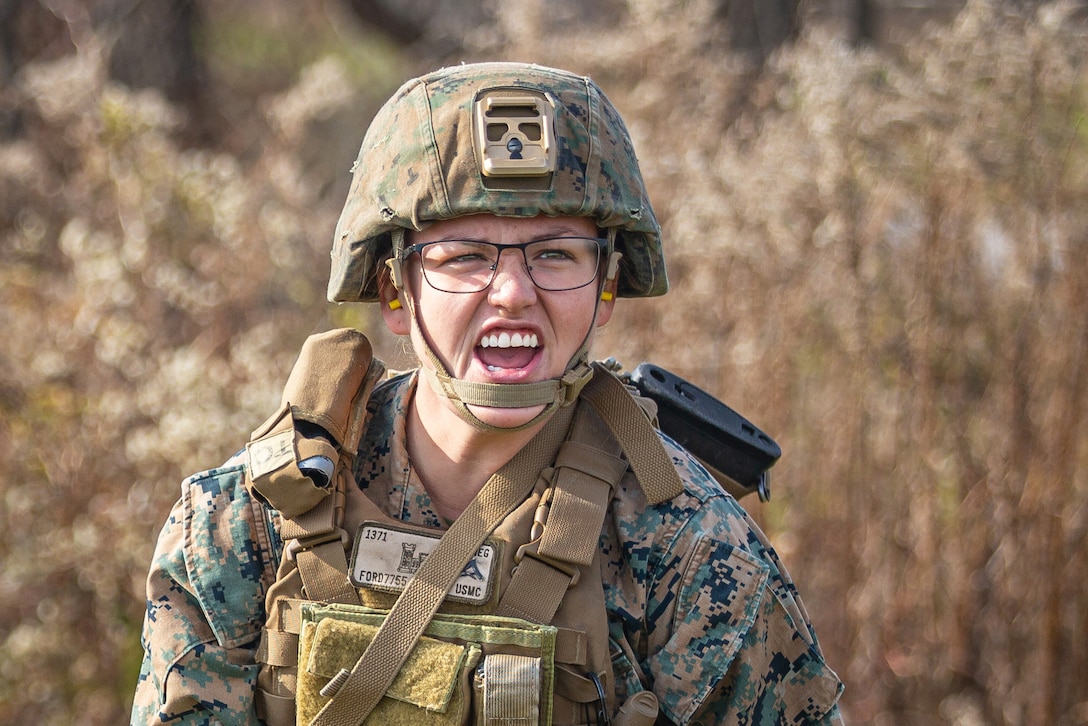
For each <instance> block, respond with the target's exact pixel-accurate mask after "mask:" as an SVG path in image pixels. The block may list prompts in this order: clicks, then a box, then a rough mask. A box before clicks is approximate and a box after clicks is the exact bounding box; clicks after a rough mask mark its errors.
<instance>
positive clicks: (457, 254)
mask: <svg viewBox="0 0 1088 726" xmlns="http://www.w3.org/2000/svg"><path fill="white" fill-rule="evenodd" d="M421 255H422V257H423V263H424V264H425V265H426V266H428V267H430V268H431V269H438V268H440V267H476V266H489V265H492V264H494V257H495V253H494V248H492V247H490V246H489V245H484V244H479V243H477V242H465V241H460V240H451V241H447V242H436V243H434V244H430V245H427V246H426V247H424V248H423V250H422V252H421Z"/></svg>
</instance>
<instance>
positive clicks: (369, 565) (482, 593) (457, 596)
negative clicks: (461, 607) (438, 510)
mask: <svg viewBox="0 0 1088 726" xmlns="http://www.w3.org/2000/svg"><path fill="white" fill-rule="evenodd" d="M440 539H441V537H440V536H434V535H428V534H421V533H419V532H416V531H407V530H403V529H397V528H395V527H390V526H388V525H383V524H378V523H377V522H363V524H362V525H361V526H360V527H359V531H358V532H357V533H356V534H355V549H354V552H353V553H352V558H351V571H350V576H351V582H352V583H353V584H354V585H355V586H356V587H365V588H368V589H371V590H380V591H383V592H400V591H402V590H404V588H406V587H407V586H408V582H409V581H410V580H411V579H412V576H413V575H415V574H416V570H418V569H419V566H420V565H421V564H422V563H423V560H425V559H426V558H427V555H429V554H430V553H431V552H432V551H434V548H435V547H436V546H437V545H438V541H439V540H440ZM497 554H498V548H497V547H495V545H493V544H491V543H484V544H483V545H481V546H480V549H479V550H478V551H477V552H476V556H475V557H473V558H472V559H471V560H469V562H468V564H467V565H465V568H464V569H463V570H462V571H461V574H460V576H459V577H458V578H457V580H456V581H454V583H453V587H451V588H450V591H449V594H447V595H446V599H447V600H451V601H454V602H463V603H469V604H470V605H483V604H485V603H486V602H487V601H488V600H489V599H490V598H491V590H492V587H493V584H494V580H495V578H494V574H495V562H496V560H497V559H498V558H497Z"/></svg>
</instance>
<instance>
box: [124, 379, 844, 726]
mask: <svg viewBox="0 0 1088 726" xmlns="http://www.w3.org/2000/svg"><path fill="white" fill-rule="evenodd" d="M416 380H417V379H416V377H415V376H407V377H400V378H397V379H393V380H391V381H388V382H386V383H384V384H382V385H381V386H379V387H378V388H377V389H376V390H375V392H374V395H373V397H372V399H371V406H372V408H373V411H374V414H373V417H372V418H371V420H370V423H369V427H368V429H367V432H366V434H365V435H364V437H363V440H362V442H361V443H360V447H359V455H358V458H357V459H356V461H357V468H356V480H357V482H358V484H359V487H360V490H361V492H362V493H363V494H365V495H366V496H368V497H369V498H370V499H371V500H372V501H374V502H375V503H377V504H378V505H379V506H380V507H382V509H383V511H384V512H385V513H386V514H388V515H389V516H391V517H394V518H396V519H399V520H401V521H404V522H409V523H413V524H419V525H425V526H432V527H436V528H442V527H444V525H443V524H442V523H441V521H440V518H439V517H438V516H437V514H436V512H435V508H434V506H433V504H432V502H431V500H430V497H429V496H428V494H427V491H426V489H425V488H424V487H423V485H422V483H421V482H420V481H419V479H418V478H417V477H416V476H415V474H414V471H413V470H412V468H411V467H410V466H409V462H408V453H407V450H406V449H405V433H404V432H405V420H406V416H407V404H408V401H409V400H410V396H411V394H412V391H413V387H414V385H415V384H416ZM583 405H584V404H583ZM662 439H663V442H664V444H665V447H666V450H667V451H668V452H669V454H670V456H671V458H672V460H673V462H674V464H675V466H676V469H677V472H678V473H679V474H680V477H681V479H682V480H683V482H684V492H683V493H682V494H681V495H679V496H678V497H676V498H674V499H672V500H670V501H667V502H664V503H662V504H659V505H655V506H648V505H647V503H646V500H645V497H644V496H643V494H642V489H641V487H640V486H639V484H638V483H637V482H636V481H635V480H634V478H633V475H631V474H630V472H628V474H627V476H625V478H624V480H623V482H621V486H620V487H619V488H618V490H617V491H616V493H615V498H614V499H613V501H612V504H611V508H610V511H609V514H608V516H607V517H606V520H605V526H604V528H603V531H602V533H601V538H600V546H601V552H602V572H601V578H602V582H603V583H604V588H605V603H606V608H607V611H608V623H609V634H610V639H611V641H612V643H613V645H614V647H613V652H614V653H616V654H617V655H616V656H615V658H614V660H613V667H614V671H615V675H616V691H617V693H616V695H617V702H623V701H624V700H625V699H626V698H627V697H628V696H630V695H631V694H632V693H633V692H635V691H638V690H641V689H643V688H646V687H648V688H650V689H652V690H653V691H654V692H655V694H656V695H657V697H658V699H659V700H660V703H661V708H662V713H663V714H664V716H665V717H667V718H668V719H669V720H670V721H671V722H673V723H677V724H696V723H698V724H732V723H746V724H757V725H767V726H769V725H771V724H775V725H777V724H808V723H811V724H840V723H841V717H840V715H839V711H838V707H837V705H836V703H837V701H838V698H839V694H840V693H841V691H842V684H841V683H840V682H839V679H838V678H837V677H836V675H835V674H834V672H832V671H831V669H830V668H828V666H827V665H826V664H825V662H824V659H823V656H822V654H821V652H820V647H819V644H818V642H817V640H816V637H815V634H814V632H813V630H812V627H811V623H810V621H809V617H808V614H807V613H806V612H805V609H804V606H803V604H802V602H801V599H800V597H799V596H798V594H797V592H796V589H795V587H794V585H793V582H792V580H791V579H790V576H789V574H788V573H787V571H786V570H785V568H784V567H783V566H782V563H781V562H780V560H779V558H778V555H777V554H776V553H775V551H774V550H773V549H772V547H771V546H770V544H769V543H768V542H767V540H766V538H765V537H764V535H763V533H762V532H761V531H760V530H759V528H758V527H757V526H756V525H755V524H754V523H753V522H752V520H751V519H750V518H749V517H748V515H747V513H746V512H745V511H744V509H743V508H741V506H740V505H739V504H738V503H737V502H736V500H735V499H733V498H732V497H731V496H730V495H728V494H727V493H725V492H724V491H723V490H722V489H721V487H720V486H719V485H718V484H717V483H716V482H715V481H714V479H713V478H712V477H711V476H710V475H709V474H708V473H707V472H706V470H705V469H703V468H702V467H701V466H700V465H699V464H698V462H696V461H695V460H694V459H693V458H692V457H691V456H690V455H689V454H688V453H687V452H686V451H684V450H683V449H681V448H680V447H679V446H677V445H676V444H675V443H673V442H672V441H671V440H669V439H668V438H667V437H664V436H662ZM243 467H244V465H243V463H242V461H240V460H232V461H230V462H227V464H226V465H224V466H223V467H221V468H219V469H213V470H211V471H209V472H206V473H203V474H199V475H196V476H194V477H191V478H189V479H187V480H186V481H185V482H184V483H183V485H182V498H181V500H180V501H179V502H178V504H177V506H176V507H175V509H174V511H173V512H172V513H171V515H170V518H169V520H168V521H167V523H166V526H165V528H164V529H163V532H162V535H161V536H160V539H159V543H158V547H157V549H156V553H155V558H154V561H153V563H152V567H151V574H150V576H149V579H148V602H147V616H146V620H145V625H144V647H145V657H144V664H143V669H142V672H141V675H140V681H139V684H138V687H137V692H136V699H135V703H134V704H133V711H132V724H134V725H136V724H140V725H143V724H156V723H167V722H168V723H176V724H231V725H232V726H233V725H236V724H237V725H241V724H252V725H256V724H258V723H259V721H258V719H257V716H256V713H255V711H254V702H253V699H254V696H253V688H254V680H255V678H256V674H257V670H258V666H257V665H256V663H255V662H254V659H253V649H254V648H255V647H256V644H257V640H258V638H259V636H260V630H261V627H262V624H263V621H264V602H265V593H266V591H267V588H268V586H269V585H270V583H271V582H272V579H273V578H274V577H275V571H276V566H277V563H278V560H279V558H280V556H281V554H282V553H281V552H280V545H279V543H278V542H277V540H276V535H275V531H276V529H275V526H274V522H272V521H271V519H274V517H272V515H271V513H269V512H266V511H265V510H264V509H263V507H261V506H260V505H259V504H257V503H256V502H254V501H253V500H252V499H251V498H250V495H249V493H248V491H247V490H246V488H245V486H244V482H243V478H244V476H243V475H244V468H243ZM356 494H357V495H358V494H359V493H358V492H356ZM626 654H630V656H631V657H628V655H626ZM632 657H633V659H634V660H632Z"/></svg>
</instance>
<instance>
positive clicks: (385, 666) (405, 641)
mask: <svg viewBox="0 0 1088 726" xmlns="http://www.w3.org/2000/svg"><path fill="white" fill-rule="evenodd" d="M572 415H573V411H571V409H569V408H565V409H559V410H558V411H556V413H555V415H554V416H553V417H552V418H551V420H550V421H548V423H547V424H546V425H545V426H544V428H543V429H542V430H541V431H540V433H538V434H537V435H536V436H535V437H533V439H532V441H530V442H529V444H528V445H527V446H526V447H525V448H523V449H522V450H521V451H520V452H518V454H517V455H516V456H515V457H514V458H513V459H511V460H510V462H508V463H507V464H506V465H505V466H503V467H502V468H501V469H499V471H497V472H496V473H495V474H494V475H493V476H492V477H491V478H490V479H489V480H488V481H487V483H486V484H485V485H484V487H483V489H481V490H480V492H479V494H477V495H476V498H475V499H473V500H472V502H471V503H470V504H469V506H468V508H467V509H465V511H464V512H463V513H462V514H461V516H460V517H458V518H457V520H456V521H455V522H454V523H453V525H452V526H451V527H450V529H449V531H448V532H446V534H445V535H444V536H443V537H442V539H441V540H439V542H438V545H437V546H436V547H435V549H434V550H433V551H432V552H431V554H429V555H428V556H427V559H425V560H424V561H423V564H422V565H421V566H420V568H419V570H418V571H417V572H416V574H415V576H413V577H412V579H411V580H410V581H409V583H408V586H407V587H406V588H405V589H404V591H403V592H402V593H401V595H400V597H399V598H398V599H397V602H396V603H395V604H394V605H393V608H392V609H391V610H390V611H389V615H388V616H386V618H385V622H383V623H382V626H381V627H380V628H379V629H378V632H377V633H375V635H374V639H373V640H372V641H371V643H370V645H369V646H368V647H367V649H366V651H365V652H364V653H363V655H362V656H361V657H360V658H359V660H358V662H356V664H355V667H354V668H353V669H352V670H351V674H350V675H349V677H348V678H347V680H346V681H345V683H344V684H343V686H341V688H340V689H339V690H338V691H337V692H336V693H335V694H334V695H333V696H332V700H330V701H329V702H328V703H327V704H325V707H324V708H322V709H321V711H320V712H319V713H318V714H317V716H316V717H315V718H314V720H313V722H312V726H359V724H361V723H363V721H364V720H366V717H367V716H369V715H370V712H371V711H372V710H373V709H374V707H375V706H376V705H377V704H378V701H380V700H381V698H382V696H383V695H384V694H385V692H386V690H388V688H389V685H390V684H391V683H392V682H393V679H394V678H395V677H396V675H397V673H398V672H399V671H400V668H401V666H402V665H403V664H404V661H405V659H406V658H407V657H408V654H409V653H410V652H411V650H412V648H413V647H414V646H415V643H416V641H417V640H418V639H419V636H420V635H421V634H422V633H423V629H424V628H426V627H427V623H429V622H430V620H431V618H432V617H433V616H434V613H435V612H436V611H437V610H438V606H439V605H440V604H441V603H442V600H443V599H444V598H445V596H446V594H447V593H448V592H449V589H450V587H452V586H453V583H454V581H455V580H456V579H457V577H458V576H459V575H460V574H461V570H462V569H463V568H464V566H465V563H466V562H468V560H469V558H471V557H472V555H473V554H474V553H475V552H476V551H477V550H478V549H479V548H480V545H481V544H483V542H484V539H485V538H486V537H487V535H488V534H490V533H491V532H492V531H493V530H494V529H495V527H497V526H498V524H499V523H500V522H502V520H503V519H504V518H505V517H506V516H507V515H508V514H509V513H510V512H511V511H513V509H514V508H515V507H517V506H518V505H519V504H520V503H521V502H522V501H524V500H525V498H526V497H528V496H529V494H530V493H531V492H532V490H533V487H534V486H535V485H536V481H537V479H538V477H539V474H540V471H541V470H542V469H544V468H545V467H547V466H548V465H550V464H551V463H552V461H553V460H554V458H555V452H556V449H557V448H558V446H559V444H560V442H562V440H563V437H564V435H565V434H566V431H567V428H568V427H569V425H570V419H571V416H572Z"/></svg>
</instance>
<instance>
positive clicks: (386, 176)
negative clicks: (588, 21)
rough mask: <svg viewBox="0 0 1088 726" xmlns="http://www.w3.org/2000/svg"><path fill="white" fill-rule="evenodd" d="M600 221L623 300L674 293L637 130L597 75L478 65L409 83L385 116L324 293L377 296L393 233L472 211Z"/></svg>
mask: <svg viewBox="0 0 1088 726" xmlns="http://www.w3.org/2000/svg"><path fill="white" fill-rule="evenodd" d="M480 213H489V214H495V215H498V216H506V217H533V216H536V215H539V214H544V215H551V216H560V215H569V216H583V217H592V218H593V219H595V220H596V223H597V226H598V227H599V228H601V229H602V230H605V231H606V232H608V233H610V234H614V235H615V245H616V250H617V251H619V252H621V253H623V257H622V259H621V262H620V270H619V280H618V288H617V294H618V295H620V296H624V297H649V296H654V295H662V294H664V293H665V292H666V291H667V290H668V279H667V277H666V273H665V261H664V257H663V255H662V249H661V228H660V226H659V225H658V222H657V218H656V217H655V216H654V212H653V209H652V208H651V207H650V202H649V199H648V197H647V194H646V188H645V185H644V184H643V181H642V174H641V172H640V170H639V166H638V160H637V158H636V157H635V151H634V148H633V146H632V143H631V137H630V135H629V134H628V132H627V128H626V127H625V126H624V123H623V120H622V119H621V118H620V115H619V113H618V112H617V111H616V109H615V107H614V106H613V105H612V103H611V102H610V101H609V100H608V99H607V98H606V97H605V95H604V93H603V92H602V91H601V90H600V88H598V86H597V85H596V84H595V83H594V82H593V81H592V80H590V79H589V78H586V77H583V76H578V75H575V74H572V73H568V72H566V71H561V70H556V69H552V68H545V67H542V66H538V65H526V64H521V63H480V64H471V65H461V66H454V67H450V68H445V69H442V70H439V71H435V72H433V73H430V74H428V75H425V76H422V77H420V78H416V79H414V80H411V81H408V82H407V83H405V84H404V85H403V86H402V87H401V88H400V89H399V90H398V91H397V93H396V94H394V95H393V97H392V98H391V99H390V100H389V101H388V102H387V103H386V104H385V105H384V106H383V107H382V108H381V110H380V111H379V112H378V114H377V115H376V116H375V118H374V120H373V122H372V123H371V125H370V128H369V129H368V130H367V133H366V136H365V138H364V139H363V144H362V147H361V148H360V150H359V157H358V159H357V160H356V162H355V167H354V169H353V178H352V182H351V188H350V190H349V192H348V197H347V201H346V202H345V204H344V210H343V212H342V213H341V215H340V220H339V222H338V223H337V225H336V233H335V236H334V239H333V248H332V275H331V277H330V280H329V290H328V297H329V300H330V301H333V302H368V301H375V300H377V299H378V289H377V278H378V272H379V269H378V266H379V264H380V263H381V262H382V260H383V258H385V257H386V256H387V255H388V254H389V253H390V249H391V244H392V243H391V240H392V234H391V233H392V232H393V231H394V230H396V229H397V228H401V229H405V230H407V229H413V230H422V229H424V228H425V227H426V226H427V224H428V223H430V222H435V221H438V220H443V219H451V218H453V217H460V216H465V215H470V214H480Z"/></svg>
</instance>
